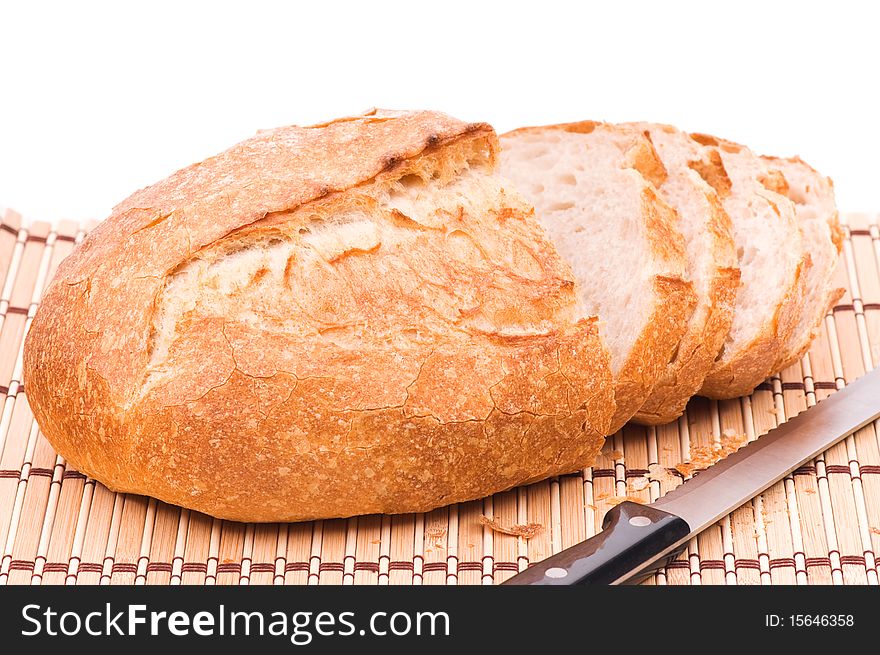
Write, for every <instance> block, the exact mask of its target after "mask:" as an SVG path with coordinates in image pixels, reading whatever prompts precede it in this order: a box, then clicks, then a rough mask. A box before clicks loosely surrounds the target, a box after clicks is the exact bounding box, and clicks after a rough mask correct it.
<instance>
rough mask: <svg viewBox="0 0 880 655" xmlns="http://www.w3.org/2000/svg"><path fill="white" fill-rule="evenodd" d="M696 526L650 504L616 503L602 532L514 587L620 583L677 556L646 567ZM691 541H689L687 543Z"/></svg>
mask: <svg viewBox="0 0 880 655" xmlns="http://www.w3.org/2000/svg"><path fill="white" fill-rule="evenodd" d="M690 532H691V528H690V526H689V525H688V524H687V522H686V521H685V520H684V519H682V518H681V517H678V516H676V515H675V514H670V513H669V512H664V511H663V510H659V509H655V508H653V507H651V506H649V505H639V504H638V503H633V502H629V501H626V502H623V503H620V505H617V506H616V507H612V508H611V509H610V510H609V511H608V513H607V514H605V518H604V520H603V522H602V532H600V533H599V534H597V535H596V536H595V537H592V538H590V539H587V540H586V541H582V542H581V543H579V544H576V545H574V546H572V547H571V548H566V549H565V550H563V551H562V552H561V553H557V554H556V555H553V556H552V557H548V558H547V559H545V560H543V561H541V562H538V563H537V564H535V565H533V566H530V567H529V568H527V569H526V570H525V571H523V572H522V573H519V574H518V575H515V576H513V577H512V578H510V579H509V580H507V581H506V582H505V583H504V584H508V585H575V584H614V583H619V582H622V581H624V580H626V579H627V578H630V577H631V576H633V575H636V574H647V573H649V572H650V571H652V570H654V569H657V568H660V567H661V566H663V565H664V564H665V563H666V562H667V561H669V559H670V558H672V557H675V555H677V554H678V553H679V552H680V551H681V549H682V548H683V547H684V544H682V545H681V546H679V548H677V549H676V550H675V552H670V553H669V557H663V558H661V559H660V560H659V561H657V562H655V563H654V564H653V565H652V566H648V567H647V568H646V565H647V564H648V563H649V562H651V561H652V560H655V559H656V558H657V556H658V555H660V554H662V553H663V552H664V551H666V550H668V549H669V548H670V547H671V546H674V545H676V544H678V543H679V542H681V541H682V540H683V539H685V538H686V537H687V536H688V535H689V534H690ZM685 543H686V542H685Z"/></svg>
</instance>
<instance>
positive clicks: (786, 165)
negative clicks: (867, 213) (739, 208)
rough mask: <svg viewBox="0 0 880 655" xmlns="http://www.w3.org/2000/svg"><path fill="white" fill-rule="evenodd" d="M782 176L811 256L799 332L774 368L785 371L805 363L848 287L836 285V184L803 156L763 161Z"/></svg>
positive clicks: (840, 245) (838, 239) (840, 235)
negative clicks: (811, 347)
mask: <svg viewBox="0 0 880 655" xmlns="http://www.w3.org/2000/svg"><path fill="white" fill-rule="evenodd" d="M762 159H764V161H766V162H767V163H768V165H769V166H771V167H772V169H774V170H778V171H779V172H780V173H781V177H779V178H778V179H779V181H780V185H779V188H778V191H779V192H780V193H782V194H783V195H784V196H786V197H787V198H789V199H790V200H791V201H792V202H793V203H794V207H795V213H796V215H797V220H798V224H799V225H800V228H801V232H802V233H803V239H804V246H805V249H806V252H807V254H808V256H809V257H810V266H808V267H807V269H806V273H805V287H806V290H807V294H806V299H805V303H804V307H803V310H802V311H801V315H800V319H799V320H798V323H797V326H796V327H795V330H794V334H793V335H792V337H791V338H790V339H789V341H788V342H787V343H786V344H785V348H784V350H783V353H782V355H781V357H780V358H779V360H778V361H777V362H776V364H775V366H774V368H775V369H776V370H781V369H783V368H785V367H787V366H789V365H791V364H793V363H794V362H796V361H797V360H798V359H800V358H801V357H802V356H803V354H804V353H805V352H806V351H807V350H808V349H809V347H810V343H811V342H812V340H813V339H814V338H815V337H816V336H817V335H818V332H819V328H820V325H821V323H822V318H823V317H824V316H825V314H826V313H828V312H829V311H830V310H831V308H832V307H833V306H834V304H835V303H836V302H837V301H838V300H840V297H841V296H842V295H843V293H844V289H841V288H839V287H835V286H834V285H833V280H834V273H835V270H836V268H837V264H838V262H839V261H840V252H841V250H842V249H843V229H842V228H841V227H840V221H839V220H838V214H837V204H836V203H835V201H834V185H833V184H832V182H831V180H830V179H829V178H827V177H824V176H823V175H820V174H819V173H818V172H817V171H816V170H814V169H813V168H811V167H810V166H809V165H807V164H806V163H805V162H804V161H803V160H801V159H800V158H799V157H792V158H789V159H783V158H780V157H763V158H762Z"/></svg>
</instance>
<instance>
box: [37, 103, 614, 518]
mask: <svg viewBox="0 0 880 655" xmlns="http://www.w3.org/2000/svg"><path fill="white" fill-rule="evenodd" d="M497 152H498V141H497V138H496V136H495V133H494V131H493V130H492V128H491V127H490V126H488V125H486V124H483V123H480V124H467V123H462V122H460V121H457V120H455V119H453V118H451V117H449V116H445V115H443V114H439V113H436V112H394V111H373V112H370V113H368V114H365V115H363V116H356V117H352V118H347V119H341V120H337V121H332V122H330V123H327V124H323V125H317V126H312V127H296V126H294V127H284V128H279V129H275V130H269V131H266V132H262V133H260V134H258V135H257V136H255V137H253V138H251V139H248V140H247V141H244V142H243V143H240V144H238V145H236V146H234V147H232V148H230V149H229V150H227V151H225V152H223V153H221V154H219V155H217V156H215V157H211V158H209V159H207V160H206V161H203V162H200V163H198V164H195V165H193V166H190V167H188V168H186V169H183V170H181V171H178V172H177V173H175V174H174V175H172V176H171V177H169V178H168V179H166V180H164V181H161V182H159V183H157V184H155V185H153V186H151V187H148V188H146V189H143V190H141V191H139V192H137V193H135V194H134V195H133V196H131V197H130V198H129V199H127V200H125V201H124V202H122V203H121V204H120V205H118V206H117V207H116V208H115V209H114V212H113V214H112V215H111V216H110V217H109V218H107V219H106V220H105V221H104V222H103V223H101V224H100V225H99V226H98V227H97V228H96V229H95V230H94V231H93V232H92V233H91V234H90V235H89V236H88V237H87V238H86V240H85V241H84V242H83V244H82V245H81V246H80V247H78V248H77V250H76V251H75V252H74V253H73V254H72V255H71V256H70V257H68V258H67V259H65V260H64V262H63V263H62V264H61V265H60V266H59V268H58V273H57V275H56V277H55V279H54V280H53V282H52V283H51V284H50V286H49V287H48V289H47V291H46V293H45V295H44V297H43V301H42V303H41V305H40V307H39V310H38V311H37V313H36V316H35V318H34V320H33V324H32V327H31V329H30V332H29V334H28V336H27V340H26V343H25V350H24V375H25V379H26V385H27V393H28V401H29V403H30V405H31V407H32V408H33V411H34V416H35V417H36V419H37V421H38V423H39V425H40V427H41V428H42V430H43V432H44V434H45V435H46V437H47V438H48V439H49V440H50V442H51V443H52V444H53V445H54V446H55V447H56V448H57V449H58V451H59V452H60V453H61V454H62V455H63V456H64V457H65V458H67V459H68V461H69V462H70V465H71V466H75V467H76V468H77V469H79V470H81V471H83V472H84V473H87V474H88V475H91V476H93V477H95V478H96V479H98V480H100V481H101V482H103V483H104V484H106V485H107V486H108V487H110V488H111V489H114V490H118V491H124V492H132V493H140V494H148V495H151V496H154V497H157V498H159V499H162V500H164V501H166V502H170V503H174V504H179V505H183V506H185V507H188V508H191V509H194V510H198V511H201V512H205V513H208V514H211V515H213V516H217V517H221V518H224V519H232V520H241V521H297V520H306V519H313V518H329V517H338V516H352V515H356V514H364V513H374V512H382V513H401V512H418V511H426V510H429V509H431V508H434V507H438V506H440V505H444V504H448V503H452V502H457V501H464V500H470V499H475V498H480V497H483V496H485V495H487V494H491V493H494V492H498V491H502V490H504V489H507V488H509V487H512V486H515V485H518V484H522V483H524V482H527V481H529V480H534V479H539V478H545V477H547V476H551V475H558V474H562V473H566V472H570V471H573V470H576V469H578V468H581V467H583V466H589V465H590V464H591V463H592V461H593V460H594V459H595V457H596V455H597V453H598V451H599V449H600V448H601V446H602V443H603V441H604V435H605V434H606V433H607V432H608V429H609V425H610V420H611V417H612V414H613V410H614V397H613V388H612V377H611V372H610V367H609V355H608V352H607V350H606V348H605V347H604V346H603V344H602V340H601V338H600V336H599V329H598V325H597V320H596V318H595V317H591V316H589V315H587V314H586V313H584V312H583V311H582V310H583V308H582V307H579V306H578V303H579V301H578V298H579V295H578V293H577V283H576V280H575V278H574V277H573V275H572V272H571V269H570V267H569V266H568V265H567V264H566V263H565V262H564V261H563V260H562V258H561V257H560V256H559V254H558V253H557V252H556V251H555V249H554V247H553V245H552V244H551V243H550V241H549V240H548V239H547V238H546V237H545V236H544V233H543V231H542V230H541V228H540V226H539V225H538V223H537V222H536V221H535V219H534V218H533V216H532V214H533V209H532V207H531V206H530V205H528V204H527V203H526V202H525V201H524V200H523V198H522V197H521V196H520V195H519V194H517V193H516V192H515V191H514V190H513V189H512V188H510V186H509V185H508V184H507V183H506V182H505V181H504V180H502V179H501V178H500V177H499V176H498V175H497V174H496V157H497Z"/></svg>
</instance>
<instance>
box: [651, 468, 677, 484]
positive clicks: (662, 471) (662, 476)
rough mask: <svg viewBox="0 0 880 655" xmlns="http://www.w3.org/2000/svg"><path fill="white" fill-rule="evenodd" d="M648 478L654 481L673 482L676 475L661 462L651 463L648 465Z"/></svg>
mask: <svg viewBox="0 0 880 655" xmlns="http://www.w3.org/2000/svg"><path fill="white" fill-rule="evenodd" d="M648 480H650V481H652V482H661V483H663V482H666V483H671V482H673V481H675V476H674V475H672V473H670V472H669V469H668V468H666V467H665V466H660V464H651V465H650V466H648Z"/></svg>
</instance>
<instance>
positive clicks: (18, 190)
mask: <svg viewBox="0 0 880 655" xmlns="http://www.w3.org/2000/svg"><path fill="white" fill-rule="evenodd" d="M872 5H874V3H873V2H867V1H866V2H852V3H847V2H841V1H837V2H828V3H823V4H811V3H807V2H791V3H787V2H772V1H770V0H765V1H763V2H748V1H739V2H730V3H724V4H723V5H722V4H721V3H714V2H700V3H696V2H694V3H687V2H679V3H675V2H664V1H658V2H653V3H647V2H605V3H601V4H599V3H575V2H566V3H563V2H551V1H549V0H541V1H539V2H536V3H533V4H529V5H517V4H515V3H513V2H504V3H497V4H495V3H486V2H479V1H478V0H471V1H469V2H453V1H451V0H437V1H436V2H433V3H422V2H418V1H417V0H410V1H409V2H382V1H373V2H363V1H362V2H349V3H342V2H329V1H326V0H325V1H317V2H312V3H308V4H307V3H303V2H286V3H280V2H258V1H255V0H250V1H249V2H240V3H222V2H211V3H197V2H182V1H178V2H155V1H153V2H149V3H146V2H144V3H142V4H139V5H134V4H132V3H123V2H118V3H95V2H88V3H84V2H76V3H64V4H61V3H58V4H55V3H45V2H27V3H25V2H21V3H17V4H10V3H7V2H6V1H5V0H0V205H3V206H6V207H13V208H15V209H17V210H18V211H20V212H22V213H23V214H24V215H25V216H26V217H28V218H30V219H46V220H57V219H60V218H74V219H85V218H103V217H105V216H106V215H107V214H108V213H109V212H110V209H111V207H112V206H113V205H114V204H115V203H117V202H119V201H120V200H122V199H123V198H125V197H126V196H127V195H129V194H130V193H131V192H133V191H134V190H136V189H137V188H139V187H142V186H145V185H147V184H150V183H152V182H154V181H156V180H158V179H160V178H162V177H164V176H166V175H168V174H169V173H171V172H172V171H174V170H176V169H178V168H180V167H182V166H185V165H187V164H189V163H191V162H193V161H196V160H199V159H202V158H204V157H206V156H209V155H211V154H213V153H215V152H218V151H220V150H222V149H224V148H226V147H228V146H229V145H231V144H233V143H235V142H236V141H238V140H241V139H243V138H246V137H248V136H250V135H251V134H253V133H254V132H255V131H256V130H257V129H259V128H267V127H274V126H278V125H285V124H290V123H297V124H309V123H315V122H320V121H323V120H326V119H329V118H333V117H337V116H341V115H347V114H351V113H356V112H359V111H362V110H364V109H366V108H368V107H371V106H380V107H390V108H434V109H440V110H444V111H446V112H448V113H450V114H453V115H455V116H458V117H460V118H463V119H467V120H484V121H488V122H490V123H492V124H493V125H494V126H495V127H496V129H498V130H499V131H504V130H507V129H511V128H514V127H518V126H521V125H526V124H541V123H550V122H560V121H567V120H581V119H587V118H590V119H603V120H610V121H621V120H652V121H662V122H669V123H673V124H675V125H678V126H679V127H682V128H684V129H687V130H691V131H701V132H708V133H713V134H717V135H720V136H724V137H727V138H730V139H733V140H735V141H740V142H744V143H746V144H748V145H750V146H751V147H752V148H753V149H754V150H756V151H758V152H761V153H766V154H779V155H792V154H800V155H801V156H803V157H804V158H805V159H806V160H807V161H809V162H810V163H812V164H813V165H814V166H816V167H818V168H819V169H820V170H822V171H823V172H824V173H826V174H828V175H830V176H832V177H833V178H834V180H835V184H836V188H837V192H838V203H839V206H840V207H841V209H842V210H844V211H846V210H861V211H880V166H878V164H877V161H878V153H880V120H878V113H880V102H878V98H880V92H878V89H880V75H878V69H880V66H878V63H880V21H878V18H880V16H878V12H877V11H876V10H874V9H872V8H871V7H872Z"/></svg>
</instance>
